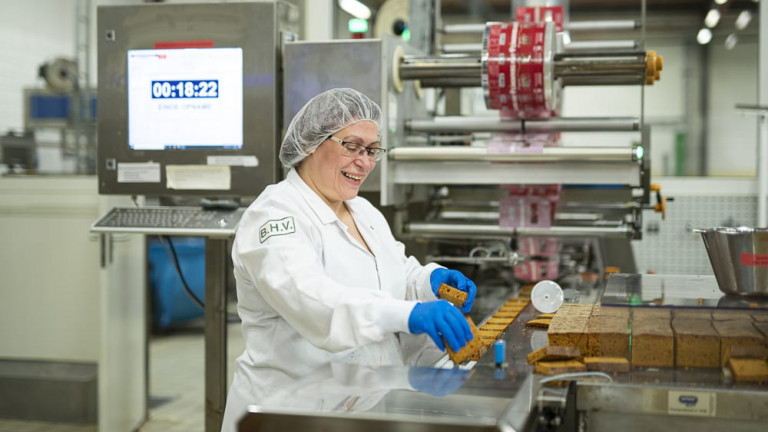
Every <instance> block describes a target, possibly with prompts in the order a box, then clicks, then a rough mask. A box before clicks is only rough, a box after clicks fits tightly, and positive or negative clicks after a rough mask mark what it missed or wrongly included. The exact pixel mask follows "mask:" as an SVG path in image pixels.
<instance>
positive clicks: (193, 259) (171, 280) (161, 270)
mask: <svg viewBox="0 0 768 432" xmlns="http://www.w3.org/2000/svg"><path fill="white" fill-rule="evenodd" d="M170 240H171V241H172V242H173V247H174V249H175V250H176V255H177V256H178V259H179V267H180V268H181V271H182V273H183V274H184V279H185V280H186V281H187V284H188V285H189V288H190V289H191V290H192V292H193V293H195V295H196V296H197V298H199V299H200V301H205V238H204V237H171V238H170ZM165 241H166V242H167V241H168V240H167V239H166V240H165ZM149 281H150V291H151V293H152V310H153V312H152V318H153V322H154V324H155V326H156V328H159V329H161V330H167V329H168V328H169V327H171V326H172V325H175V324H183V323H186V322H188V321H191V320H194V319H198V318H202V317H203V309H202V308H200V307H199V306H198V305H197V304H196V303H195V302H194V301H193V300H192V299H191V298H189V296H188V295H187V293H186V292H185V291H184V285H183V284H182V282H181V279H180V278H179V275H178V274H177V272H176V268H175V267H174V266H173V262H172V261H171V257H170V255H169V254H168V252H167V251H166V249H165V248H164V247H163V245H162V243H160V240H158V239H157V238H151V239H150V240H149Z"/></svg>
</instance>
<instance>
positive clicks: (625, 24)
mask: <svg viewBox="0 0 768 432" xmlns="http://www.w3.org/2000/svg"><path fill="white" fill-rule="evenodd" d="M563 27H564V29H565V30H572V31H595V30H603V31H611V30H635V29H637V28H640V21H637V20H605V21H576V22H573V21H572V22H569V23H565V24H563ZM483 31H485V24H447V25H444V26H443V28H442V33H443V34H456V35H458V34H482V33H483Z"/></svg>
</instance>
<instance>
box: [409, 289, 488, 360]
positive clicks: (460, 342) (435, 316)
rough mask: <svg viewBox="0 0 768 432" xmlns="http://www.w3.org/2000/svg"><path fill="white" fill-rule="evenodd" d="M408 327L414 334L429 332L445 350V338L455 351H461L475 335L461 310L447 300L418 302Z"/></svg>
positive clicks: (436, 343) (439, 346) (438, 345)
mask: <svg viewBox="0 0 768 432" xmlns="http://www.w3.org/2000/svg"><path fill="white" fill-rule="evenodd" d="M408 329H409V330H410V331H411V333H413V334H421V333H426V334H428V335H429V337H430V338H432V340H433V341H434V342H435V345H437V347H438V348H440V349H441V350H443V351H445V344H443V338H445V341H446V342H448V346H450V347H451V349H452V350H453V351H459V350H460V349H461V348H462V347H463V346H464V345H466V344H467V342H468V341H471V340H472V339H473V337H474V336H473V335H472V330H471V329H470V328H469V323H468V322H467V320H466V318H464V315H462V313H461V311H460V310H459V309H458V308H456V307H455V306H454V305H452V304H451V303H449V302H448V301H446V300H437V301H430V302H425V303H418V304H416V306H415V307H414V308H413V310H412V311H411V315H410V316H409V317H408Z"/></svg>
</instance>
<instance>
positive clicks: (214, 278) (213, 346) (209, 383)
mask: <svg viewBox="0 0 768 432" xmlns="http://www.w3.org/2000/svg"><path fill="white" fill-rule="evenodd" d="M226 245H227V239H226V238H223V239H218V238H207V239H206V240H205V432H219V431H220V430H221V422H222V419H223V417H224V404H225V403H226V398H227V290H226V277H225V276H226V275H225V271H226V265H225V264H226V259H227V256H226V253H227V248H226Z"/></svg>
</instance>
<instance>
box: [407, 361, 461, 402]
mask: <svg viewBox="0 0 768 432" xmlns="http://www.w3.org/2000/svg"><path fill="white" fill-rule="evenodd" d="M469 372H470V371H468V370H464V369H436V368H428V367H412V368H409V369H408V383H410V384H411V387H413V388H414V389H416V390H418V391H421V392H424V393H429V394H431V395H432V396H438V397H443V396H446V395H449V394H451V393H453V392H455V391H456V390H458V389H460V388H461V386H463V385H464V382H466V380H467V379H469Z"/></svg>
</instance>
